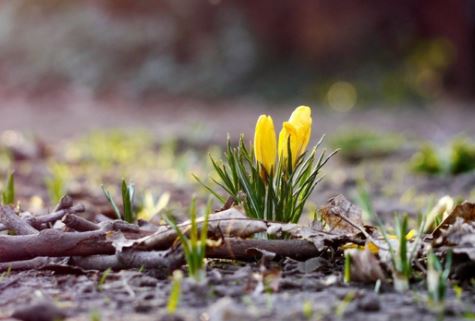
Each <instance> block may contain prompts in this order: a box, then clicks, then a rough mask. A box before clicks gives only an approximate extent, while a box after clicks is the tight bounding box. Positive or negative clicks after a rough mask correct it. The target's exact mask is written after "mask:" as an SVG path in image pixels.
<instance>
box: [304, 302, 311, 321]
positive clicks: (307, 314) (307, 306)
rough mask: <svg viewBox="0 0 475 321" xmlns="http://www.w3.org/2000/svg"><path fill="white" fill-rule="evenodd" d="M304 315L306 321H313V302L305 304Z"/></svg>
mask: <svg viewBox="0 0 475 321" xmlns="http://www.w3.org/2000/svg"><path fill="white" fill-rule="evenodd" d="M302 313H303V315H304V317H305V318H306V319H311V318H312V317H313V306H312V301H308V300H307V301H305V302H304V303H303V306H302Z"/></svg>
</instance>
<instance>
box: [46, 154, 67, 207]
mask: <svg viewBox="0 0 475 321" xmlns="http://www.w3.org/2000/svg"><path fill="white" fill-rule="evenodd" d="M49 171H50V173H51V175H50V176H48V177H47V178H46V179H45V184H46V188H47V190H48V196H49V199H50V201H51V203H53V204H56V203H58V202H59V200H60V199H61V197H63V196H64V195H65V194H66V190H67V187H66V185H67V181H68V180H69V179H70V176H71V174H70V171H69V168H68V166H67V165H64V164H59V163H53V164H50V166H49Z"/></svg>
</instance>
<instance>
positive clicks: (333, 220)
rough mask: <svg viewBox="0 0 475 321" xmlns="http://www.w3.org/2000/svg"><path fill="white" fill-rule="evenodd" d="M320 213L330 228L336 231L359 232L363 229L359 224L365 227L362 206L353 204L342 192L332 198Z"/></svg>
mask: <svg viewBox="0 0 475 321" xmlns="http://www.w3.org/2000/svg"><path fill="white" fill-rule="evenodd" d="M320 213H321V215H322V219H323V220H324V221H325V223H326V224H327V225H328V226H329V227H330V230H331V231H332V232H335V233H337V232H340V233H359V232H361V229H360V228H358V227H357V226H359V227H361V228H362V227H363V220H362V210H361V208H359V207H358V206H356V205H354V204H352V203H351V202H350V201H348V200H347V199H346V197H345V196H343V195H341V194H340V195H337V196H335V197H333V198H331V199H330V200H329V201H328V203H327V204H326V205H325V206H324V207H323V208H321V209H320ZM350 222H351V223H353V224H351V223H350Z"/></svg>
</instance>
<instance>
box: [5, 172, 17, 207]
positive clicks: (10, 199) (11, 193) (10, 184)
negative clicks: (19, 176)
mask: <svg viewBox="0 0 475 321" xmlns="http://www.w3.org/2000/svg"><path fill="white" fill-rule="evenodd" d="M2 203H3V205H14V203H15V176H14V172H11V173H10V175H8V178H7V181H6V183H5V187H4V189H3V191H2Z"/></svg>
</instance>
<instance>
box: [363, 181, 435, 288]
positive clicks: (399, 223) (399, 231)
mask: <svg viewBox="0 0 475 321" xmlns="http://www.w3.org/2000/svg"><path fill="white" fill-rule="evenodd" d="M356 200H357V202H358V203H359V205H360V207H361V208H362V209H363V213H365V212H366V215H367V216H368V217H369V218H370V221H371V222H373V223H374V224H375V225H376V226H377V227H378V230H379V231H380V233H381V234H382V236H383V238H384V241H385V243H386V245H387V246H388V249H389V254H390V257H391V268H392V273H393V282H394V288H395V290H396V291H398V292H404V291H407V290H408V289H409V281H410V279H411V278H412V274H413V270H412V262H413V260H414V257H415V254H416V252H417V249H418V246H419V244H420V241H421V235H422V234H423V230H424V226H425V219H426V216H427V215H420V216H419V219H418V231H417V236H416V239H415V240H414V244H413V246H412V250H411V251H409V247H408V243H409V240H408V235H409V217H408V215H407V214H404V215H403V216H402V217H400V216H396V221H395V232H396V242H393V240H391V238H390V235H389V233H388V232H387V230H386V228H385V227H384V225H383V223H382V222H381V220H380V219H379V218H378V216H377V215H376V213H375V212H374V210H373V206H372V202H371V199H370V197H369V194H368V192H367V191H366V189H365V188H364V187H363V186H361V185H360V186H359V187H358V193H357V198H356ZM394 243H396V244H394Z"/></svg>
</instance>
